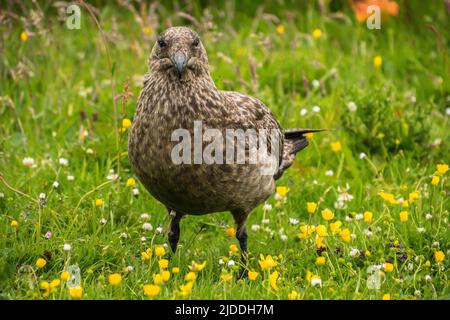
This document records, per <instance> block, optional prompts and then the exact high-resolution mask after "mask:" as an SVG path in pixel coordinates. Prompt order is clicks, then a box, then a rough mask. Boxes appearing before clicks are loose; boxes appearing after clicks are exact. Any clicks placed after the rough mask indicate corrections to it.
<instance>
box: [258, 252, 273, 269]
mask: <svg viewBox="0 0 450 320" xmlns="http://www.w3.org/2000/svg"><path fill="white" fill-rule="evenodd" d="M259 258H260V259H259V261H258V262H259V265H260V266H261V269H263V270H270V269H272V268H273V267H276V266H277V262H276V261H275V260H273V258H272V256H271V255H267V256H266V257H264V255H262V254H261V255H260V256H259Z"/></svg>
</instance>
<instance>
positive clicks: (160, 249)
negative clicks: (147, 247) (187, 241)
mask: <svg viewBox="0 0 450 320" xmlns="http://www.w3.org/2000/svg"><path fill="white" fill-rule="evenodd" d="M165 254H166V249H164V247H163V246H156V247H155V255H157V256H158V257H162V256H163V255H165Z"/></svg>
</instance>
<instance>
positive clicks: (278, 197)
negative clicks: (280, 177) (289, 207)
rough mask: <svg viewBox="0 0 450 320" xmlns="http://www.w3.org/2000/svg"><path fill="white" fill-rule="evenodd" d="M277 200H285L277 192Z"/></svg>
mask: <svg viewBox="0 0 450 320" xmlns="http://www.w3.org/2000/svg"><path fill="white" fill-rule="evenodd" d="M275 200H283V197H282V196H281V195H280V194H279V193H278V192H277V193H275Z"/></svg>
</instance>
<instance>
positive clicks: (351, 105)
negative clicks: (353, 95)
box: [347, 101, 358, 112]
mask: <svg viewBox="0 0 450 320" xmlns="http://www.w3.org/2000/svg"><path fill="white" fill-rule="evenodd" d="M347 108H348V110H349V111H350V112H355V111H356V110H357V109H358V107H357V106H356V103H354V102H353V101H350V102H349V103H347Z"/></svg>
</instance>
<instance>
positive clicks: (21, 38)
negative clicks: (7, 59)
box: [20, 31, 28, 42]
mask: <svg viewBox="0 0 450 320" xmlns="http://www.w3.org/2000/svg"><path fill="white" fill-rule="evenodd" d="M20 40H22V42H25V41H27V40H28V33H27V32H26V31H22V32H21V33H20Z"/></svg>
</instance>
